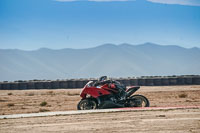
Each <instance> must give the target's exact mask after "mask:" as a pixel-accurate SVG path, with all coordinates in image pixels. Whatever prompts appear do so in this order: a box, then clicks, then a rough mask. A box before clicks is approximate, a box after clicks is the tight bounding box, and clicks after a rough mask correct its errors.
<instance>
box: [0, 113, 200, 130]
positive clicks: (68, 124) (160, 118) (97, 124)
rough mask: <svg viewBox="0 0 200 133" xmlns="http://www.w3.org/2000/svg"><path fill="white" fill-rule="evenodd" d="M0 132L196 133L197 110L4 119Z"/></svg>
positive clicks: (199, 121) (199, 119)
mask: <svg viewBox="0 0 200 133" xmlns="http://www.w3.org/2000/svg"><path fill="white" fill-rule="evenodd" d="M0 132H1V133H18V132H20V133H21V132H24V133H27V132H30V133H36V132H37V133H40V132H53V133H56V132H59V133H62V132H63V133H64V132H65V133H75V132H81V133H91V132H97V133H111V132H112V133H113V132H115V133H122V132H123V133H130V132H135V133H146V132H148V133H160V132H162V133H163V132H164V133H199V132H200V109H178V110H165V111H136V112H134V111H132V112H115V113H95V114H82V115H67V116H52V117H35V118H21V119H3V120H0Z"/></svg>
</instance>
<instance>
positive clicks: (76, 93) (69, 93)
mask: <svg viewBox="0 0 200 133" xmlns="http://www.w3.org/2000/svg"><path fill="white" fill-rule="evenodd" d="M67 95H68V96H77V95H80V93H79V92H70V91H68V92H67Z"/></svg>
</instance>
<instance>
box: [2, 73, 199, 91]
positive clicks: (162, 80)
mask: <svg viewBox="0 0 200 133" xmlns="http://www.w3.org/2000/svg"><path fill="white" fill-rule="evenodd" d="M89 80H93V81H96V80H97V79H68V80H55V81H51V80H29V81H14V82H8V81H4V82H0V90H28V89H74V88H82V87H83V86H84V85H85V84H86V83H87V82H88V81H89ZM115 80H117V81H119V82H121V83H122V84H125V85H126V86H132V85H134V86H137V85H138V86H167V85H200V75H183V76H162V77H161V76H147V77H144V76H143V77H133V78H130V77H129V78H118V79H115Z"/></svg>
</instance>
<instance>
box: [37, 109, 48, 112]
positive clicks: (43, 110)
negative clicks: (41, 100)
mask: <svg viewBox="0 0 200 133" xmlns="http://www.w3.org/2000/svg"><path fill="white" fill-rule="evenodd" d="M48 111H50V110H48V109H41V108H40V109H39V112H48Z"/></svg>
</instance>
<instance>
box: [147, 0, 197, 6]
mask: <svg viewBox="0 0 200 133" xmlns="http://www.w3.org/2000/svg"><path fill="white" fill-rule="evenodd" d="M147 1H149V2H154V3H161V4H177V5H189V6H200V0H147Z"/></svg>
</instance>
